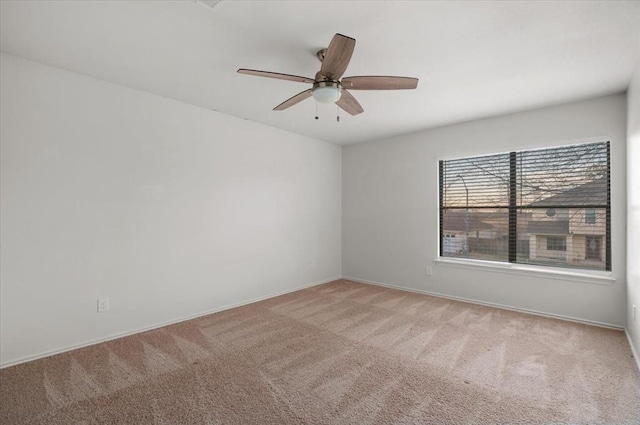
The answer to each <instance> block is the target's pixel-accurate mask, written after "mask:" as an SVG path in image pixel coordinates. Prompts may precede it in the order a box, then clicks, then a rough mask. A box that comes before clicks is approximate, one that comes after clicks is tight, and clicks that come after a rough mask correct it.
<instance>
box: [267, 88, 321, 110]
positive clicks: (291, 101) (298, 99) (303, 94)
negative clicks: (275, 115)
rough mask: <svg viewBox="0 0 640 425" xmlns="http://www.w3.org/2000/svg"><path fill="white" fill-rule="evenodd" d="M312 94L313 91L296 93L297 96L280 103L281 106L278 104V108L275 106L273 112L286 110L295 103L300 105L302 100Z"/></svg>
mask: <svg viewBox="0 0 640 425" xmlns="http://www.w3.org/2000/svg"><path fill="white" fill-rule="evenodd" d="M312 93H313V90H311V89H309V90H305V91H303V92H300V93H298V94H297V95H295V96H293V97H290V98H289V99H287V100H285V101H284V102H282V103H281V104H279V105H278V106H276V107H275V108H273V110H274V111H282V110H284V109H287V108H289V107H291V106H293V105H295V104H296V103H300V102H302V101H303V100H305V99H307V98H309V97H311V95H312Z"/></svg>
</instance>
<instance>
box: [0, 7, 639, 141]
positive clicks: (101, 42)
mask: <svg viewBox="0 0 640 425" xmlns="http://www.w3.org/2000/svg"><path fill="white" fill-rule="evenodd" d="M207 5H209V6H210V5H215V6H214V7H208V6H207ZM0 19H1V20H0V48H1V49H2V51H4V52H7V53H10V54H14V55H17V56H21V57H24V58H27V59H32V60H35V61H39V62H42V63H45V64H50V65H54V66H58V67H61V68H64V69H67V70H71V71H75V72H78V73H81V74H86V75H89V76H93V77H95V78H99V79H103V80H107V81H111V82H114V83H118V84H122V85H124V86H127V87H132V88H136V89H140V90H144V91H147V92H150V93H155V94H158V95H161V96H165V97H168V98H172V99H176V100H180V101H183V102H187V103H190V104H193V105H198V106H202V107H205V108H209V109H214V110H217V111H220V112H223V113H226V114H230V115H234V116H237V117H241V118H246V119H249V120H251V121H257V122H261V123H264V124H267V125H270V126H273V127H278V128H282V129H286V130H289V131H292V132H295V133H299V134H304V135H307V136H311V137H314V138H317V139H321V140H326V141H330V142H333V143H338V144H350V143H356V142H362V141H367V140H372V139H378V138H382V137H387V136H392V135H396V134H401V133H408V132H414V131H418V130H422V129H426V128H429V127H435V126H441V125H444V124H450V123H454V122H460V121H467V120H471V119H476V118H482V117H487V116H492V115H498V114H504V113H509V112H515V111H520V110H525V109H531V108H535V107H540V106H546V105H550V104H557V103H563V102H568V101H572V100H577V99H584V98H588V97H594V96H599V95H604V94H609V93H616V92H622V91H624V90H625V89H626V88H627V86H628V84H629V81H630V79H631V74H632V72H633V69H634V66H635V63H636V61H637V59H638V55H639V49H640V40H639V39H638V34H639V27H640V2H638V1H626V2H625V1H611V2H595V1H584V2H582V1H573V2H569V1H567V2H544V1H542V2H524V1H514V2H506V1H496V2H484V1H483V2H473V1H470V2H436V1H430V2H419V1H402V2H401V1H313V2H311V1H308V2H307V1H232V0H227V1H221V2H218V3H217V4H216V1H215V0H205V1H202V2H197V1H194V0H182V1H99V0H97V1H84V2H82V1H73V0H71V1H57V0H44V1H6V0H2V2H1V3H0ZM336 32H339V33H342V34H345V35H348V36H351V37H353V38H355V39H356V40H357V43H356V49H355V53H354V55H353V58H352V60H351V64H350V65H349V68H348V69H347V72H346V74H345V75H347V76H348V75H400V76H410V77H418V78H419V79H420V83H419V85H418V89H417V90H408V91H371V92H364V91H357V92H353V94H354V95H355V96H356V97H357V98H358V100H359V101H360V103H361V104H362V106H363V107H364V110H365V112H364V113H363V114H360V115H358V116H355V117H351V116H349V115H347V114H346V113H341V118H340V122H339V123H338V122H336V119H335V115H336V107H335V105H320V107H319V114H320V119H319V120H317V121H316V120H315V119H314V116H315V111H316V103H315V101H314V100H313V99H308V100H306V101H304V102H302V103H300V104H298V105H296V106H294V107H292V108H290V109H288V110H286V111H281V112H274V111H272V108H273V107H275V106H276V105H278V104H279V103H281V102H282V101H284V100H285V99H287V98H289V97H291V96H292V95H294V94H296V93H298V92H300V91H303V90H305V89H307V88H309V86H308V85H305V84H301V83H295V82H289V81H280V80H272V79H265V78H259V77H252V76H247V75H240V74H237V73H236V70H237V69H238V68H241V67H242V68H255V69H262V70H267V71H275V72H282V73H288V74H296V75H302V76H309V77H313V76H314V75H315V73H316V71H318V70H319V68H320V62H319V61H318V60H317V59H316V57H315V52H316V51H317V50H318V49H320V48H322V47H326V46H327V45H328V43H329V41H330V40H331V37H332V36H333V35H334V34H335V33H336Z"/></svg>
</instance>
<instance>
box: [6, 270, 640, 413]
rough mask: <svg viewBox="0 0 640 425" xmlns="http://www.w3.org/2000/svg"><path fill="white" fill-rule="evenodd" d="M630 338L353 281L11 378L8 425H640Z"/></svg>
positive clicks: (33, 367)
mask: <svg viewBox="0 0 640 425" xmlns="http://www.w3.org/2000/svg"><path fill="white" fill-rule="evenodd" d="M638 383H639V378H638V371H637V369H636V367H635V364H634V359H633V358H632V356H631V351H630V349H629V346H628V343H627V340H626V338H625V336H624V333H622V332H620V331H615V330H609V329H602V328H597V327H591V326H586V325H581V324H576V323H571V322H564V321H559V320H553V319H548V318H542V317H537V316H532V315H525V314H520V313H515V312H511V311H506V310H499V309H493V308H489V307H483V306H477V305H473V304H467V303H460V302H455V301H449V300H445V299H440V298H434V297H428V296H424V295H418V294H413V293H409V292H403V291H397V290H391V289H385V288H381V287H376V286H370V285H365V284H360V283H354V282H348V281H336V282H332V283H329V284H325V285H321V286H317V287H314V288H311V289H307V290H303V291H298V292H295V293H291V294H288V295H283V296H280V297H277V298H272V299H269V300H266V301H262V302H259V303H255V304H251V305H248V306H245V307H240V308H236V309H233V310H228V311H225V312H221V313H216V314H213V315H209V316H205V317H201V318H198V319H194V320H190V321H187V322H182V323H180V324H176V325H172V326H167V327H164V328H161V329H157V330H154V331H149V332H145V333H142V334H138V335H134V336H130V337H125V338H121V339H118V340H114V341H110V342H106V343H102V344H99V345H95V346H92V347H88V348H84V349H80V350H76V351H72V352H69V353H65V354H60V355H56V356H52V357H49V358H45V359H41V360H37V361H34V362H30V363H26V364H22V365H18V366H14V367H10V368H6V369H3V370H2V371H0V423H2V424H27V423H28V424H65V425H66V424H217V423H220V424H250V423H255V424H266V423H272V424H288V423H295V424H299V423H308V424H329V423H335V424H343V423H349V424H368V423H400V424H413V423H424V424H505V423H509V424H564V423H571V424H636V423H640V420H639V417H640V404H639V402H640V397H639V390H638Z"/></svg>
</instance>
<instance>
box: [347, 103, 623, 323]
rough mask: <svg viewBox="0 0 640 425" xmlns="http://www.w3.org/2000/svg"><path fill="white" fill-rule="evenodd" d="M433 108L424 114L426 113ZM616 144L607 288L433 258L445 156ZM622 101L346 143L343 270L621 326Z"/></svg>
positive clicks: (366, 277)
mask: <svg viewBox="0 0 640 425" xmlns="http://www.w3.org/2000/svg"><path fill="white" fill-rule="evenodd" d="M425 113H428V111H425ZM606 140H610V141H611V169H612V176H611V182H612V188H611V196H612V256H613V258H612V259H613V264H612V269H613V276H614V277H615V279H616V281H615V283H613V284H610V285H603V284H596V283H584V282H575V281H565V280H556V279H549V278H541V277H533V276H521V275H514V274H506V273H504V272H500V271H494V270H485V269H475V270H470V269H464V268H452V267H444V266H440V265H434V266H433V276H426V274H425V269H426V266H427V265H432V264H433V260H434V259H435V258H436V257H437V254H438V252H437V247H438V205H437V199H438V165H437V160H438V159H440V158H452V157H461V156H469V155H480V154H488V153H498V152H508V151H510V150H514V149H516V150H517V149H527V148H536V147H545V146H555V145H561V144H566V143H579V142H587V141H606ZM625 140H626V98H625V96H624V95H614V96H608V97H603V98H599V99H593V100H588V101H582V102H576V103H571V104H566V105H560V106H555V107H549V108H544V109H539V110H535V111H529V112H523V113H517V114H512V115H506V116H501V117H496V118H490V119H485V120H478V121H473V122H467V123H462V124H458V125H452V126H447V127H441V128H437V129H432V130H428V131H424V132H421V133H417V134H411V135H407V136H402V137H396V138H392V139H387V140H381V141H377V142H369V143H365V144H360V145H352V146H348V147H345V148H344V149H343V158H342V166H343V169H342V179H343V192H342V195H343V198H342V206H343V219H342V224H343V229H344V230H343V239H342V243H343V246H342V250H343V259H342V261H343V274H344V275H345V276H346V277H352V278H356V279H361V280H367V281H375V282H380V283H383V284H391V285H396V286H400V287H403V288H408V289H414V290H421V291H428V292H434V293H439V294H444V295H448V296H454V297H461V298H467V299H473V300H477V301H482V302H486V303H494V304H501V305H506V306H510V307H515V308H519V309H527V310H535V311H539V312H544V313H548V314H554V315H560V316H566V317H572V318H577V319H581V320H586V321H593V322H600V323H604V324H609V325H614V326H624V325H625V311H624V310H625V309H624V305H625V297H626V288H625V279H626V255H625V251H626V250H625V244H626V235H625V232H626V201H625V198H626V175H625V168H626V161H625Z"/></svg>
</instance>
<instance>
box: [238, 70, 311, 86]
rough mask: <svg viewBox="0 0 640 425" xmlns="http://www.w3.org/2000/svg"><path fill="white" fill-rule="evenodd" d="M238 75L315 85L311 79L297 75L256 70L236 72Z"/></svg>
mask: <svg viewBox="0 0 640 425" xmlns="http://www.w3.org/2000/svg"><path fill="white" fill-rule="evenodd" d="M238 73H239V74H247V75H255V76H258V77H266V78H275V79H276V80H287V81H297V82H299V83H311V84H313V83H315V80H314V79H313V78H307V77H301V76H299V75H289V74H280V73H278V72H269V71H259V70H257V69H244V68H240V69H239V70H238Z"/></svg>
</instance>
